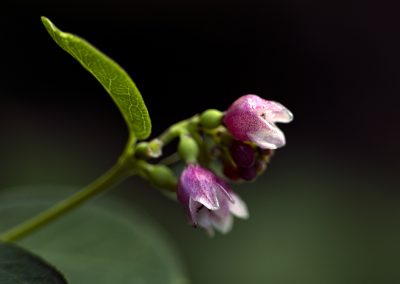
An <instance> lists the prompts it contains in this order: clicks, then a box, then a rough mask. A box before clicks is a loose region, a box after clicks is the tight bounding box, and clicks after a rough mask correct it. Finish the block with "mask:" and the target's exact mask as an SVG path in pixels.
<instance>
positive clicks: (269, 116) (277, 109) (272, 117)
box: [265, 101, 293, 123]
mask: <svg viewBox="0 0 400 284" xmlns="http://www.w3.org/2000/svg"><path fill="white" fill-rule="evenodd" d="M265 117H266V118H265V119H266V120H268V121H271V122H285V123H288V122H291V121H292V120H293V114H292V113H291V112H290V110H288V109H287V108H286V107H284V106H283V105H281V104H280V103H277V102H273V101H267V105H266V112H265Z"/></svg>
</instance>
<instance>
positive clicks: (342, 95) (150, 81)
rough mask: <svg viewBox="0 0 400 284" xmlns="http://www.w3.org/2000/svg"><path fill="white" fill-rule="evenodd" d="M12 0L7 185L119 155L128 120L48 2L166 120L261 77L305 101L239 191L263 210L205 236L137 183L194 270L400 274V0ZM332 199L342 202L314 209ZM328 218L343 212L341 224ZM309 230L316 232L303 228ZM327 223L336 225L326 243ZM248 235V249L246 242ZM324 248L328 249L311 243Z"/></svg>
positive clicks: (260, 88) (75, 173)
mask: <svg viewBox="0 0 400 284" xmlns="http://www.w3.org/2000/svg"><path fill="white" fill-rule="evenodd" d="M2 5H3V9H2V11H1V17H0V34H1V45H0V51H1V52H0V56H1V67H2V68H0V131H1V141H0V147H1V148H0V157H1V159H0V169H1V172H0V184H1V186H2V187H8V186H14V185H20V184H29V183H60V184H74V185H83V184H85V183H87V182H88V181H90V180H91V179H93V178H95V177H96V176H98V175H99V174H100V173H101V172H102V171H104V170H105V169H107V168H108V167H109V166H110V165H111V164H112V163H113V161H114V160H115V159H116V157H117V155H118V154H119V153H120V151H121V149H122V147H123V145H124V143H125V139H126V136H127V134H126V129H125V126H124V122H123V121H122V118H121V117H120V115H119V113H118V110H117V109H116V107H115V106H114V105H113V104H112V101H111V99H110V98H109V97H108V96H107V94H106V93H105V91H104V90H103V89H102V87H101V86H100V85H99V84H98V83H97V82H96V81H95V80H94V79H93V78H92V77H91V76H90V75H89V74H87V72H86V71H85V70H83V69H82V68H81V67H80V66H79V64H78V63H76V62H75V61H74V60H73V59H72V58H70V56H69V55H67V54H66V53H65V52H63V51H62V50H61V49H60V48H59V47H57V46H56V44H55V43H54V42H53V41H52V40H51V38H50V37H49V36H48V35H47V33H46V31H45V29H44V28H43V26H42V24H41V22H40V16H41V15H45V16H47V17H49V18H50V19H51V20H52V21H54V23H55V24H56V25H57V26H58V27H60V28H61V29H62V30H64V31H69V32H73V33H75V34H78V35H80V36H82V37H84V38H86V39H87V40H89V41H90V42H91V43H93V44H94V45H95V46H97V47H98V48H99V49H101V50H102V51H104V52H105V53H106V54H108V55H109V56H110V57H112V58H114V59H115V60H116V61H117V62H119V63H120V64H121V65H122V66H123V67H124V68H125V69H126V70H127V72H128V73H129V74H130V75H131V76H132V77H133V79H134V81H135V82H136V84H137V86H138V87H139V89H140V90H141V93H142V95H143V97H144V100H145V102H146V104H147V107H148V109H149V112H150V114H151V117H152V122H153V129H154V132H153V133H154V135H157V134H159V133H160V132H161V131H162V130H163V129H164V128H165V127H167V126H168V125H170V124H171V123H173V122H175V121H177V120H180V119H183V118H186V117H188V116H191V115H192V114H194V113H196V112H200V111H202V110H204V109H207V108H218V109H221V110H224V109H225V108H227V107H228V106H229V104H230V103H231V102H233V100H235V99H236V98H237V97H239V96H241V95H243V94H246V93H255V94H258V95H260V96H262V97H264V98H266V99H271V100H276V101H279V102H281V103H283V104H284V105H285V106H287V107H288V108H289V109H290V110H291V111H292V112H293V113H294V117H295V119H294V121H293V122H292V123H291V124H289V125H282V126H281V128H282V129H283V130H284V132H285V133H286V136H287V141H288V144H287V146H286V147H285V148H283V149H282V150H279V151H278V154H277V155H276V157H275V158H274V162H273V163H272V165H271V169H270V170H269V172H268V173H267V174H266V175H265V176H264V177H263V178H262V179H261V180H260V181H258V182H256V183H254V184H250V185H249V186H248V187H249V189H243V190H242V191H241V193H240V194H242V195H243V196H244V199H245V200H246V201H247V202H248V204H249V207H250V208H252V206H254V207H253V208H254V209H253V210H251V212H252V219H251V220H249V221H248V223H245V222H243V223H239V222H238V226H237V227H238V228H237V230H236V228H235V229H234V230H233V232H232V233H231V235H229V236H227V237H221V238H220V237H218V238H216V240H207V239H206V238H203V237H198V235H200V234H201V233H200V232H199V231H194V232H192V231H190V230H191V229H190V228H186V227H184V225H185V224H184V222H182V221H183V219H182V220H180V219H179V218H180V213H181V212H180V211H179V209H178V208H177V206H176V205H170V204H169V205H164V203H163V201H162V199H159V197H158V195H156V194H153V193H137V196H136V197H135V198H139V200H142V201H143V202H148V203H150V205H149V207H150V209H149V208H147V206H146V205H143V204H144V203H142V204H141V205H140V206H143V207H144V209H145V210H150V214H153V215H154V218H155V219H156V220H159V222H160V223H161V225H162V226H164V227H165V229H166V230H167V231H170V232H171V235H174V238H176V239H177V242H179V243H180V246H182V248H181V249H182V251H183V252H182V254H183V257H184V259H185V260H186V261H187V263H188V264H187V266H188V270H189V272H190V273H189V274H190V275H191V277H193V279H194V280H193V282H194V283H202V282H201V281H203V280H204V281H206V280H207V278H206V277H205V276H204V273H205V272H204V271H209V273H210V275H213V277H214V278H213V279H215V281H220V283H228V281H230V283H243V282H241V281H244V280H246V279H247V280H248V279H249V277H253V278H251V279H253V280H248V281H249V283H266V282H265V281H267V280H266V279H269V281H270V283H296V282H293V281H297V283H303V281H304V283H314V282H313V281H315V283H358V281H360V283H361V282H362V281H366V280H368V279H369V280H371V279H376V281H377V282H375V283H378V282H379V283H383V282H384V281H386V280H387V281H388V283H389V282H391V283H393V280H394V279H397V280H399V274H398V272H396V271H397V270H396V267H398V264H400V255H399V245H398V237H399V236H400V233H399V225H400V221H399V217H400V212H399V201H400V199H399V188H400V187H399V182H398V179H397V173H398V172H399V170H400V165H399V158H400V151H399V147H398V145H399V143H400V134H399V126H398V123H399V119H398V113H399V111H398V104H399V102H400V98H399V92H400V84H399V82H400V81H399V79H398V78H399V76H400V68H399V66H400V53H399V50H400V36H399V34H400V18H399V17H398V11H399V9H398V8H399V7H398V5H395V1H387V3H385V2H384V1H343V2H342V1H331V0H329V1H287V0H285V1H226V0H223V1H178V0H170V1H161V0H153V1H122V0H117V1H104V2H100V1H97V2H95V1H82V2H75V1H70V2H59V1H25V2H23V1H22V2H21V1H19V2H12V3H11V2H10V3H3V4H2ZM128 184H129V183H128ZM132 184H133V182H132ZM139 185H140V186H141V187H146V185H145V184H144V183H142V182H139ZM242 187H246V186H241V187H238V188H242ZM262 187H265V188H262ZM260 191H262V192H260ZM135 194H136V193H135ZM154 200H157V201H154ZM332 200H334V201H332ZM164 202H165V201H164ZM251 202H254V205H253V204H251ZM139 203H140V202H139ZM276 204H280V205H276ZM160 206H161V207H160ZM162 206H167V207H168V206H169V207H168V210H175V211H176V212H177V213H176V216H175V215H174V218H177V220H178V221H177V220H176V219H175V220H173V221H171V219H168V218H167V217H166V216H165V214H164V213H163V210H164V209H163V207H162ZM313 206H316V207H315V208H314V207H313ZM276 207H278V209H277V210H276V211H273V209H271V208H276ZM160 208H161V209H160ZM172 208H173V209H172ZM310 208H314V209H310ZM271 210H272V211H271ZM175 211H174V212H175ZM254 211H255V212H254ZM299 212H300V214H299ZM305 212H306V213H305ZM321 212H325V213H327V216H328V215H329V216H330V217H326V218H327V219H323V218H322V217H321V218H322V219H318V220H319V221H318V222H320V223H318V222H317V223H313V221H312V220H314V219H315V218H320V216H321ZM161 213H162V214H161ZM291 213H293V214H291ZM302 213H304V214H302ZM174 214H175V213H174ZM257 214H258V215H257ZM308 214H309V215H308ZM160 215H162V216H160ZM167 215H168V214H167ZM177 216H178V217H177ZM282 216H285V217H282ZM299 216H303V217H299ZM316 216H317V217H316ZM322 216H325V215H322ZM253 217H254V218H253ZM261 217H265V218H266V219H263V218H261ZM281 218H283V219H282V220H281ZM297 218H300V219H299V220H298V219H297ZM329 218H333V219H334V220H336V222H337V224H336V223H335V224H336V225H332V226H330V224H332V223H330V222H331V221H332V220H333V219H329ZM310 220H311V221H310ZM302 222H303V223H302ZM176 223H179V225H177V224H176ZM181 223H182V224H181ZM327 223H328V225H327ZM171 224H172V225H171ZM246 224H249V225H246ZM273 224H275V225H276V226H275V227H274V225H273ZM277 224H282V226H279V225H277ZM283 224H285V225H283ZM325 225H327V226H328V227H327V228H325V227H324V226H325ZM171 226H172V227H173V226H177V227H178V229H177V228H175V227H173V229H172V228H171ZM246 226H249V227H246ZM294 228H301V229H299V230H295V229H294ZM323 228H325V229H326V230H325V229H323ZM280 229H282V230H281V231H280ZM292 230H294V231H293V232H292ZM176 231H179V232H181V233H180V234H176ZM321 231H323V232H324V234H322V235H321V234H319V233H318V234H317V233H316V232H321ZM248 232H252V233H251V234H252V236H251V237H249V236H248ZM302 233H304V240H303V239H301V240H302V241H304V243H303V242H302V241H301V242H300V241H299V239H298V238H297V236H303V235H302ZM258 234H259V235H258ZM271 234H272V235H273V236H274V237H271ZM299 234H300V235H299ZM325 234H326V235H325ZM335 234H338V236H340V237H338V238H336V237H332V236H336V235H335ZM257 235H258V238H257V237H256V236H257ZM315 236H318V240H321V243H320V244H319V245H320V246H319V247H317V248H316V247H315V244H316V243H318V242H315V240H314V239H313V237H315ZM286 237H287V239H286ZM329 237H332V238H333V240H331V239H329ZM199 238H200V239H199ZM254 238H256V239H254ZM275 238H276V239H275ZM293 238H294V239H295V240H294V239H293ZM296 240H297V241H299V243H297V242H296ZM306 240H308V242H307V241H306ZM196 242H197V243H196ZM195 243H196V244H195ZM198 243H200V244H201V245H199V246H198V245H197V244H198ZM248 243H252V245H253V248H247V247H246V245H245V244H248ZM344 244H345V245H344ZM193 246H196V247H201V249H200V250H199V248H197V250H196V249H193ZM243 246H244V247H243ZM291 246H293V248H292V247H291ZM238 247H240V248H241V250H240V251H237V252H236V254H237V255H236V254H235V253H233V252H232V249H233V248H238ZM299 247H302V248H303V249H304V251H303V250H301V249H300V250H299ZM216 248H221V250H218V249H217V250H216ZM310 248H311V250H310ZM327 248H329V249H330V250H332V251H335V254H334V256H333V257H331V255H330V254H329V253H326V254H325V253H323V252H324V249H327ZM335 248H338V249H335ZM313 249H315V251H317V252H318V253H316V254H312V253H311V255H309V254H310V251H311V252H312V251H313ZM192 250H193V251H192ZM297 250H299V251H297ZM204 251H208V252H210V251H211V252H210V255H209V257H210V258H211V259H212V260H210V261H209V262H205V263H206V264H204V263H202V262H200V259H203V258H207V256H208V255H204ZM213 253H214V255H213ZM331 253H332V252H331ZM227 255H229V257H230V256H231V255H232V256H233V257H230V262H229V261H228V262H227V264H226V265H225V266H224V267H225V268H224V269H221V270H217V269H216V268H215V267H216V265H218V264H219V263H221V262H224V261H225V259H224V256H227ZM243 255H244V256H245V257H246V258H245V259H244V260H243V259H242V258H243V257H244V256H243ZM317 256H318V257H317ZM235 259H236V260H235ZM239 259H240V261H239ZM235 261H236V262H235ZM243 262H245V263H243ZM314 262H315V263H314ZM199 263H202V264H203V265H205V266H204V268H203V267H199ZM229 263H230V264H229ZM265 263H266V265H264V264H265ZM321 263H322V264H321ZM231 267H233V268H234V269H233V270H234V271H233V272H232V271H231V270H230V268H231ZM266 267H269V269H267V268H266ZM299 267H300V268H299ZM324 269H327V271H328V272H326V273H325V272H324V271H325V270H324ZM346 269H348V271H347V270H346ZM277 271H278V272H277ZM305 271H307V272H309V273H305ZM316 271H318V273H317V272H316ZM313 273H315V274H313ZM290 275H293V278H290ZM333 275H336V276H335V277H337V278H335V277H333ZM241 277H242V278H241ZM196 279H197V280H196ZM327 279H329V281H331V282H329V281H328V280H327ZM196 281H198V282H196ZM221 281H222V282H221ZM225 281H226V282H225ZM235 281H238V282H235ZM209 283H213V282H209ZM215 283H217V282H215Z"/></svg>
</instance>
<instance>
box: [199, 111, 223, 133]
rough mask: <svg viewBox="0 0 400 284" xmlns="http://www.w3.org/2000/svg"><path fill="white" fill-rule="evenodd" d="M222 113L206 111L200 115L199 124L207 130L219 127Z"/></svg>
mask: <svg viewBox="0 0 400 284" xmlns="http://www.w3.org/2000/svg"><path fill="white" fill-rule="evenodd" d="M223 116H224V113H223V112H221V111H219V110H216V109H208V110H206V111H204V112H203V113H202V114H201V115H200V124H201V125H202V126H204V127H205V128H207V129H214V128H217V127H218V126H220V125H221V122H222V117H223Z"/></svg>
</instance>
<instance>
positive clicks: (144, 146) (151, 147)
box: [136, 139, 163, 158]
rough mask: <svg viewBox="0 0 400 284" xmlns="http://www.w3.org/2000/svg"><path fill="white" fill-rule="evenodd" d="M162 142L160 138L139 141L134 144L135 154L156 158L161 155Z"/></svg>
mask: <svg viewBox="0 0 400 284" xmlns="http://www.w3.org/2000/svg"><path fill="white" fill-rule="evenodd" d="M162 146H163V143H162V142H161V140H160V139H153V140H151V141H150V142H140V143H138V144H137V146H136V155H137V156H139V157H141V158H158V157H160V156H161V155H162Z"/></svg>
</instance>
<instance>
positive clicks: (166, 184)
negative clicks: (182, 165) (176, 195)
mask: <svg viewBox="0 0 400 284" xmlns="http://www.w3.org/2000/svg"><path fill="white" fill-rule="evenodd" d="M148 170H149V172H148V179H149V181H150V182H151V183H152V184H153V185H154V186H156V187H159V188H165V189H168V190H170V191H175V190H176V186H177V183H178V181H177V178H176V176H175V174H174V173H173V171H172V170H171V169H170V168H168V167H167V166H164V165H154V166H152V167H151V168H149V169H148Z"/></svg>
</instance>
